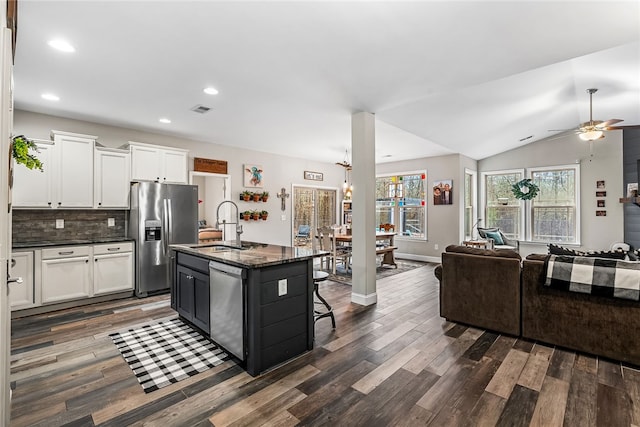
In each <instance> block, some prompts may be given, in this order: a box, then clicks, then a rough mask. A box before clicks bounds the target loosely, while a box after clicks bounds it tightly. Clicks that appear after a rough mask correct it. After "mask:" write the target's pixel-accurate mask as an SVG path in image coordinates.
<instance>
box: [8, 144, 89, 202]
mask: <svg viewBox="0 0 640 427" xmlns="http://www.w3.org/2000/svg"><path fill="white" fill-rule="evenodd" d="M51 135H52V139H53V142H49V141H39V140H35V141H34V142H36V144H37V146H38V150H39V153H37V154H36V156H37V157H38V158H39V159H40V161H42V163H43V169H44V172H41V171H40V170H37V169H35V170H29V169H27V168H25V167H24V166H23V165H15V167H14V178H13V194H12V198H13V207H15V208H91V207H93V148H94V144H95V140H96V138H97V137H95V136H93V135H81V134H74V133H68V132H61V131H52V132H51Z"/></svg>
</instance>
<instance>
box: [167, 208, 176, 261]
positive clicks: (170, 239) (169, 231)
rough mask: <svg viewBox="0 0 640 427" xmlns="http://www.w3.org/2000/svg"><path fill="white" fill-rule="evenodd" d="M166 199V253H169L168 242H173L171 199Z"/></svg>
mask: <svg viewBox="0 0 640 427" xmlns="http://www.w3.org/2000/svg"><path fill="white" fill-rule="evenodd" d="M166 201H167V237H168V239H167V253H169V244H173V243H174V241H173V208H172V207H171V199H166Z"/></svg>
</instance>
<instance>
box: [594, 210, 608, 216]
mask: <svg viewBox="0 0 640 427" xmlns="http://www.w3.org/2000/svg"><path fill="white" fill-rule="evenodd" d="M596 216H607V211H596Z"/></svg>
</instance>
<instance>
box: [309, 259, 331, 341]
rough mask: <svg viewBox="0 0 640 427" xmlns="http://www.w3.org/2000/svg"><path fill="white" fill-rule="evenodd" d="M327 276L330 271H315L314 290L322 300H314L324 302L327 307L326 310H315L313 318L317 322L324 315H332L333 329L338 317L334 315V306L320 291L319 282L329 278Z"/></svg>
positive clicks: (317, 302)
mask: <svg viewBox="0 0 640 427" xmlns="http://www.w3.org/2000/svg"><path fill="white" fill-rule="evenodd" d="M327 277H329V273H327V272H325V271H316V270H314V271H313V291H314V292H315V293H316V296H317V297H318V299H319V300H320V301H314V303H315V304H322V305H324V306H325V308H326V311H318V310H314V311H313V320H314V322H317V321H318V319H322V318H323V317H331V324H332V325H333V329H335V328H336V318H335V316H334V315H333V308H331V306H330V305H329V303H328V302H327V301H326V300H325V299H324V298H322V296H320V293H319V292H318V283H320V282H324V281H325V280H327Z"/></svg>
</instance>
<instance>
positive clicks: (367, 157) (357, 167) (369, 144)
mask: <svg viewBox="0 0 640 427" xmlns="http://www.w3.org/2000/svg"><path fill="white" fill-rule="evenodd" d="M375 149H376V141H375V116H374V115H373V114H372V113H367V112H360V113H355V114H354V115H352V116H351V152H352V158H353V173H352V180H353V196H352V198H353V223H352V226H351V229H352V234H353V242H352V243H353V257H352V263H353V269H352V290H351V301H352V302H354V303H356V304H360V305H372V304H375V303H376V302H377V301H378V295H377V294H376V231H375V230H376V224H375V222H376V221H375V213H376V199H375V188H376V164H375V163H376V158H375Z"/></svg>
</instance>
